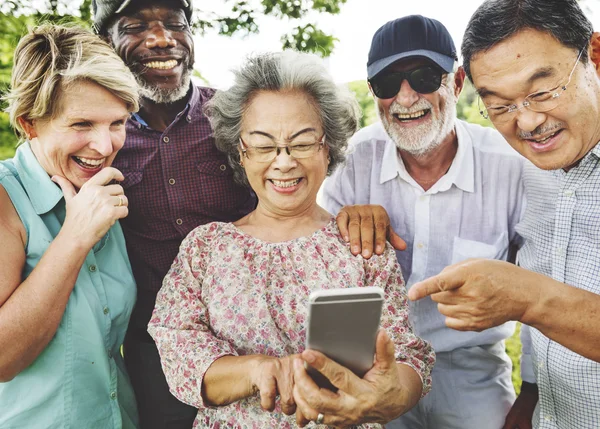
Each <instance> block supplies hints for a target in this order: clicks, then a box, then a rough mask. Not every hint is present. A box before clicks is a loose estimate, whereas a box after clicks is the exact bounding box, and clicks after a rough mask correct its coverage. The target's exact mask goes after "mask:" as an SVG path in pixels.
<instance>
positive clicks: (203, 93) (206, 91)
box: [194, 85, 217, 104]
mask: <svg viewBox="0 0 600 429" xmlns="http://www.w3.org/2000/svg"><path fill="white" fill-rule="evenodd" d="M194 86H195V88H196V90H197V91H198V93H199V94H200V104H203V103H206V102H207V101H208V100H210V99H211V98H212V96H213V95H215V92H216V91H217V90H216V89H214V88H209V87H206V86H199V85H194Z"/></svg>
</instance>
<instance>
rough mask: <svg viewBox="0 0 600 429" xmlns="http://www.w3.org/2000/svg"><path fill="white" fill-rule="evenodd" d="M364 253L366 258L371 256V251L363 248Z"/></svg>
mask: <svg viewBox="0 0 600 429" xmlns="http://www.w3.org/2000/svg"><path fill="white" fill-rule="evenodd" d="M362 254H363V256H364V257H365V258H368V257H369V256H371V252H369V251H368V250H367V249H365V250H363V252H362Z"/></svg>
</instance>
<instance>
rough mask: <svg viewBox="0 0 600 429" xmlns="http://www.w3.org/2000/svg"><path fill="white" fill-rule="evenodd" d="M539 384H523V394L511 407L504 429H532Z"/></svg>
mask: <svg viewBox="0 0 600 429" xmlns="http://www.w3.org/2000/svg"><path fill="white" fill-rule="evenodd" d="M538 399H539V397H538V387H537V384H531V383H527V382H525V381H524V382H523V384H521V393H520V394H519V396H518V397H517V399H516V401H515V403H514V404H513V406H512V407H511V409H510V411H509V413H508V415H507V416H506V420H505V422H504V426H502V429H531V428H532V427H533V425H532V423H531V422H532V419H533V412H534V410H535V406H536V404H537V402H538Z"/></svg>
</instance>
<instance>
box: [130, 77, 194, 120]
mask: <svg viewBox="0 0 600 429" xmlns="http://www.w3.org/2000/svg"><path fill="white" fill-rule="evenodd" d="M190 85H191V86H192V93H191V94H190V98H189V100H188V102H187V104H186V105H185V107H184V108H183V110H182V111H181V112H179V113H178V114H177V116H176V117H175V120H174V121H173V123H175V122H177V121H178V120H179V119H180V118H181V117H182V116H184V115H186V114H187V112H191V111H192V110H193V109H194V108H195V107H196V105H197V104H198V102H199V101H200V90H199V89H198V87H197V86H196V85H194V84H192V83H190ZM130 118H131V120H132V121H133V122H136V123H137V124H138V125H139V126H140V127H139V128H141V127H142V126H143V127H146V128H148V123H147V122H146V121H145V120H144V118H142V117H141V116H140V115H139V113H138V112H133V113H132V114H131V116H130Z"/></svg>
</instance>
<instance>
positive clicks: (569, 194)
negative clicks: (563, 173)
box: [564, 189, 573, 197]
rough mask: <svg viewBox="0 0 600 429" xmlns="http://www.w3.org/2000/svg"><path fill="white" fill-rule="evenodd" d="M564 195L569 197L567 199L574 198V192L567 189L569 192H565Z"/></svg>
mask: <svg viewBox="0 0 600 429" xmlns="http://www.w3.org/2000/svg"><path fill="white" fill-rule="evenodd" d="M564 194H565V196H567V197H572V196H573V191H571V190H570V189H567V190H566V191H565V192H564Z"/></svg>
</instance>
